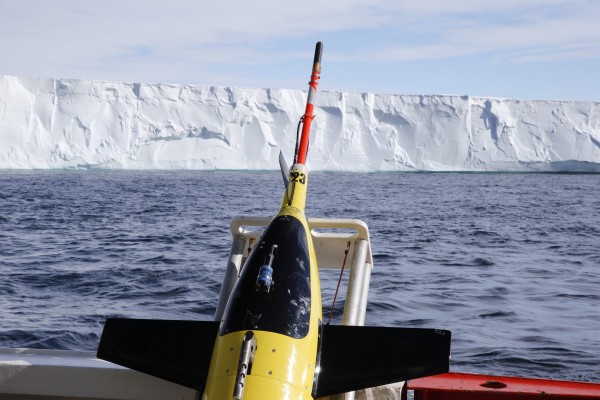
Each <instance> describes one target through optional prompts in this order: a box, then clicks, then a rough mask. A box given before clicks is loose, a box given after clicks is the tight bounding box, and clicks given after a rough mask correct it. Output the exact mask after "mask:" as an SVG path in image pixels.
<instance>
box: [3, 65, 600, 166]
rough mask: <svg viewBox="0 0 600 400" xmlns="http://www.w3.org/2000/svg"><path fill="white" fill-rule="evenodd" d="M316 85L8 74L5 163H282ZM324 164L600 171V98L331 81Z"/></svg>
mask: <svg viewBox="0 0 600 400" xmlns="http://www.w3.org/2000/svg"><path fill="white" fill-rule="evenodd" d="M305 103H306V93H305V92H302V91H297V90H280V89H243V88H232V87H212V86H179V85H166V84H139V83H134V84H126V83H117V82H99V81H84V80H70V79H38V78H20V77H13V76H0V169H57V168H59V169H60V168H114V169H234V170H245V169H251V170H260V169H277V168H278V157H277V155H278V153H279V150H280V149H281V150H283V152H284V154H285V155H286V156H287V158H288V159H290V158H291V156H292V154H293V148H294V143H295V137H296V128H297V124H298V119H299V118H300V117H301V116H302V114H303V112H304V107H305ZM316 105H317V108H316V110H315V120H314V122H313V131H312V138H313V140H311V143H310V156H309V162H308V163H309V167H310V168H311V169H312V170H344V171H390V170H400V171H499V170H501V171H530V170H535V171H593V172H600V102H583V101H530V100H527V101H524V100H510V99H498V98H485V97H470V96H446V95H439V96H438V95H435V96H418V95H378V94H370V93H362V94H361V93H340V92H326V91H325V92H320V93H319V94H318V96H317V98H316Z"/></svg>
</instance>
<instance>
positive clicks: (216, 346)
mask: <svg viewBox="0 0 600 400" xmlns="http://www.w3.org/2000/svg"><path fill="white" fill-rule="evenodd" d="M321 52H322V44H321V43H320V42H319V43H317V46H316V50H315V58H314V63H313V70H312V74H311V80H310V83H309V92H308V100H307V105H306V111H305V114H304V116H303V117H302V119H301V123H302V125H303V126H302V134H301V136H300V140H299V142H297V144H296V154H295V155H294V163H293V165H292V167H291V168H290V169H288V168H287V166H285V160H284V159H283V157H282V156H281V155H280V164H281V165H282V173H283V176H284V183H285V191H284V194H283V201H282V204H281V209H280V210H279V213H278V214H277V215H276V216H275V217H274V218H273V219H272V221H271V222H270V224H269V225H268V227H267V228H266V230H265V231H264V233H263V234H262V236H261V238H260V239H259V241H258V243H257V244H256V245H255V247H254V249H253V250H252V252H251V254H250V256H249V257H248V259H247V261H246V263H245V264H244V266H243V268H242V269H241V271H240V276H239V279H238V280H237V282H236V284H235V287H234V289H233V291H232V293H231V295H230V297H229V300H228V301H227V305H226V307H225V311H224V313H223V316H222V319H221V320H220V321H169V320H144V319H117V318H112V319H108V320H107V321H106V323H105V326H104V331H103V333H102V337H101V341H100V345H99V348H98V358H101V359H104V360H107V361H111V362H113V363H116V364H120V365H123V366H125V367H129V368H132V369H135V370H138V371H141V372H144V373H147V374H150V375H154V376H157V377H159V378H163V379H166V380H168V381H171V382H175V383H178V384H181V385H184V386H187V387H190V388H193V389H196V390H198V391H199V392H200V393H202V397H201V398H202V399H203V400H222V399H244V400H270V399H272V400H283V399H299V400H308V399H312V398H318V397H322V396H328V395H334V394H338V393H344V392H349V391H354V390H359V389H364V388H368V387H374V386H379V385H384V384H389V383H394V382H401V381H405V380H408V379H414V378H419V377H424V376H429V375H434V374H438V373H443V372H447V371H448V367H449V356H450V336H451V335H450V332H449V331H446V330H434V329H417V328H393V327H369V326H367V327H365V326H342V325H329V324H324V323H323V316H322V303H321V288H320V283H319V272H318V269H317V258H316V255H315V249H314V246H313V242H312V237H311V232H310V229H309V227H308V223H307V219H306V216H305V214H304V208H305V202H306V195H307V185H308V170H307V168H306V156H307V153H308V143H309V136H310V126H311V122H312V120H313V118H314V116H313V110H314V103H313V101H314V99H315V97H316V93H317V85H318V82H319V78H320V70H321ZM299 127H300V126H299Z"/></svg>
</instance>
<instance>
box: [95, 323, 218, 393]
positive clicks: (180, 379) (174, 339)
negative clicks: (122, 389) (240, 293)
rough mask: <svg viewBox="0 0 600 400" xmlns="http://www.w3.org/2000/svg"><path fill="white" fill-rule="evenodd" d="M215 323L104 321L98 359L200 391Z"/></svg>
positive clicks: (213, 340) (206, 368) (204, 377)
mask: <svg viewBox="0 0 600 400" xmlns="http://www.w3.org/2000/svg"><path fill="white" fill-rule="evenodd" d="M218 328H219V322H216V321H166V320H152V319H115V318H110V319H108V320H106V323H105V325H104V331H103V332H102V337H101V339H100V345H99V347H98V358H100V359H103V360H106V361H110V362H113V363H115V364H119V365H122V366H124V367H128V368H131V369H134V370H136V371H140V372H144V373H146V374H149V375H153V376H156V377H158V378H162V379H166V380H168V381H170V382H175V383H178V384H180V385H183V386H187V387H189V388H192V389H196V390H198V391H203V390H204V385H205V384H206V377H207V375H208V368H209V366H210V360H211V357H212V352H213V347H214V343H215V338H216V337H217V330H218Z"/></svg>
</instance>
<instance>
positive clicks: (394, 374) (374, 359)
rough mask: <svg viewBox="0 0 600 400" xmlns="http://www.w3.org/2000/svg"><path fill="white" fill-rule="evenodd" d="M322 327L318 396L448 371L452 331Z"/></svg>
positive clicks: (316, 389)
mask: <svg viewBox="0 0 600 400" xmlns="http://www.w3.org/2000/svg"><path fill="white" fill-rule="evenodd" d="M322 328H323V329H322V337H321V347H320V348H321V350H320V364H319V365H320V370H319V374H318V376H317V377H316V380H315V382H316V385H315V386H314V387H313V397H315V398H317V397H322V396H328V395H332V394H337V393H344V392H349V391H353V390H359V389H366V388H369V387H374V386H381V385H385V384H389V383H394V382H401V381H406V380H408V379H415V378H420V377H424V376H429V375H435V374H440V373H444V372H448V369H449V360H450V336H451V334H450V331H445V330H437V329H416V328H386V327H371V326H368V327H367V326H333V325H325V326H323V327H322Z"/></svg>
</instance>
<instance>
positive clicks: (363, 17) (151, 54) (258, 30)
mask: <svg viewBox="0 0 600 400" xmlns="http://www.w3.org/2000/svg"><path fill="white" fill-rule="evenodd" d="M317 41H322V42H323V46H324V50H323V60H322V75H321V82H320V85H319V90H325V91H345V92H361V93H363V92H370V93H388V94H416V95H431V94H449V95H469V96H483V97H500V98H512V99H536V100H544V99H548V100H584V101H600V0H496V1H489V0H488V1H484V0H453V1H448V0H407V1H405V0H330V1H327V0H319V1H316V0H303V1H295V0H290V1H285V0H255V1H244V0H216V1H215V0H211V1H206V0H160V1H158V0H102V1H99V0H94V1H92V0H37V1H36V0H18V1H16V0H0V75H15V76H26V77H47V78H75V79H92V80H103V81H119V82H128V83H135V82H142V83H172V84H192V85H216V86H239V87H259V88H284V89H303V90H304V89H306V88H307V83H308V80H309V77H310V70H311V66H312V57H313V52H314V46H315V43H316V42H317Z"/></svg>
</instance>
